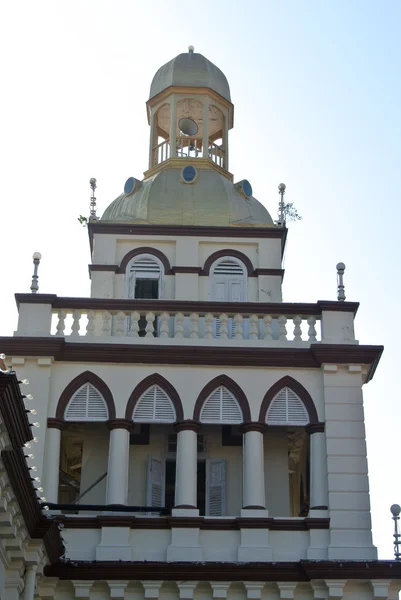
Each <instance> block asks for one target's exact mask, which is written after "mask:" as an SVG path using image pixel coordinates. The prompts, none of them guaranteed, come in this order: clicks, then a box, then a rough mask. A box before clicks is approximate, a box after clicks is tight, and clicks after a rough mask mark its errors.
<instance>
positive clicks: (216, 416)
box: [200, 386, 242, 424]
mask: <svg viewBox="0 0 401 600" xmlns="http://www.w3.org/2000/svg"><path fill="white" fill-rule="evenodd" d="M200 421H201V423H223V424H236V423H242V411H241V408H240V405H239V404H238V400H237V399H236V398H235V397H234V395H233V394H232V393H231V392H229V391H228V390H227V388H225V387H224V386H220V387H218V388H216V389H215V390H214V392H212V393H211V394H210V396H209V397H208V398H207V399H206V400H205V402H204V404H203V406H202V410H201V413H200Z"/></svg>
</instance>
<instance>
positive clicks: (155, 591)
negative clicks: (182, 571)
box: [141, 580, 163, 599]
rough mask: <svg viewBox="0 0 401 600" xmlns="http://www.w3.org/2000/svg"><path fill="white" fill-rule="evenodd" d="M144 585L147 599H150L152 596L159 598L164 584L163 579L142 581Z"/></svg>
mask: <svg viewBox="0 0 401 600" xmlns="http://www.w3.org/2000/svg"><path fill="white" fill-rule="evenodd" d="M141 583H142V585H143V589H144V592H145V598H146V599H148V598H149V599H150V598H152V599H153V598H158V597H159V592H160V588H161V586H162V583H163V581H148V580H146V581H141Z"/></svg>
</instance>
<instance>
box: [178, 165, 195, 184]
mask: <svg viewBox="0 0 401 600" xmlns="http://www.w3.org/2000/svg"><path fill="white" fill-rule="evenodd" d="M197 175H198V171H197V170H196V169H195V167H193V166H192V165H187V166H186V167H184V168H183V170H182V171H181V178H182V180H183V182H184V183H192V182H194V181H195V179H196V178H197Z"/></svg>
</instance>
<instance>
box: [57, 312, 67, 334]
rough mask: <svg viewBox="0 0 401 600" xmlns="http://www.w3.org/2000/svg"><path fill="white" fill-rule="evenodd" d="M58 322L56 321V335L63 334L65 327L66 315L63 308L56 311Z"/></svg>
mask: <svg viewBox="0 0 401 600" xmlns="http://www.w3.org/2000/svg"><path fill="white" fill-rule="evenodd" d="M57 316H58V323H57V327H56V329H57V333H56V335H64V329H65V318H66V316H67V313H66V311H65V310H59V311H58V314H57Z"/></svg>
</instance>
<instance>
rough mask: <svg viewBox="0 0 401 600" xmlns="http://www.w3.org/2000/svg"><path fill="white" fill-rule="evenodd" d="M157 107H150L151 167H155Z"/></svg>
mask: <svg viewBox="0 0 401 600" xmlns="http://www.w3.org/2000/svg"><path fill="white" fill-rule="evenodd" d="M155 118H156V114H155V109H154V108H151V109H150V138H149V169H151V168H152V167H153V146H154V144H155Z"/></svg>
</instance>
